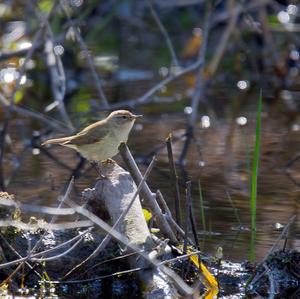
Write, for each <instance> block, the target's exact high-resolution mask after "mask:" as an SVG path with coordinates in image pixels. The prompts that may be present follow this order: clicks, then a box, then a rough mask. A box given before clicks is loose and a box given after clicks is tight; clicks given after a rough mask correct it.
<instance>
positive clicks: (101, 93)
mask: <svg viewBox="0 0 300 299" xmlns="http://www.w3.org/2000/svg"><path fill="white" fill-rule="evenodd" d="M59 3H60V6H61V7H62V9H63V11H64V13H65V15H66V17H67V19H68V21H69V22H70V24H71V28H72V29H73V31H74V33H75V36H76V39H77V41H78V43H79V45H80V47H81V50H82V52H83V53H84V55H85V57H86V59H87V62H88V65H89V68H90V71H91V74H92V77H93V79H94V82H95V85H96V88H97V91H98V94H99V98H100V100H102V104H103V107H104V109H108V108H110V106H109V104H108V100H107V97H106V95H105V93H104V90H103V87H102V83H101V80H100V78H99V75H98V73H97V71H96V68H95V64H94V62H93V59H92V57H91V54H90V52H89V49H88V47H87V45H86V43H85V42H84V40H83V38H82V36H81V34H80V31H79V30H78V28H77V27H76V26H75V25H72V24H73V22H72V20H71V17H70V14H69V12H68V10H67V9H66V7H65V4H64V3H63V1H62V0H59Z"/></svg>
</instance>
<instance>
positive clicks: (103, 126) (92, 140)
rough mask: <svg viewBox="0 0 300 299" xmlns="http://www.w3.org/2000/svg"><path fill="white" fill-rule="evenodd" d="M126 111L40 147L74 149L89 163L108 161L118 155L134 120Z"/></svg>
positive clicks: (113, 113) (137, 116) (115, 113)
mask: <svg viewBox="0 0 300 299" xmlns="http://www.w3.org/2000/svg"><path fill="white" fill-rule="evenodd" d="M139 117H142V115H134V114H132V113H131V112H129V111H127V110H117V111H113V112H112V113H111V114H110V115H109V116H108V117H107V118H105V119H104V120H100V121H97V122H95V123H94V124H91V125H89V126H87V127H86V128H84V129H83V130H82V131H80V132H79V133H77V134H76V135H73V136H68V137H62V138H56V139H49V140H47V141H45V142H44V143H43V144H42V145H48V144H59V145H63V146H66V147H70V148H72V149H75V150H76V151H77V152H79V153H80V155H81V156H83V157H84V158H86V159H87V160H89V161H91V162H101V161H104V160H108V159H110V158H112V157H114V156H115V155H117V154H118V147H119V145H120V143H122V142H127V139H128V135H129V133H130V131H131V129H132V126H133V124H134V122H135V120H136V119H137V118H139Z"/></svg>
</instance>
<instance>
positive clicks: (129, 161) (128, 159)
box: [119, 143, 178, 244]
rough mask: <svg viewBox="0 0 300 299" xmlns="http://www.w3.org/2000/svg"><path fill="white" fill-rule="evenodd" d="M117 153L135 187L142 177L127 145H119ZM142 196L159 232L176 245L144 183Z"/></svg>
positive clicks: (167, 224)
mask: <svg viewBox="0 0 300 299" xmlns="http://www.w3.org/2000/svg"><path fill="white" fill-rule="evenodd" d="M119 151H120V154H121V156H122V158H123V160H124V162H125V163H126V166H127V167H128V169H129V172H130V174H131V176H132V178H133V180H134V181H135V183H136V184H137V185H139V183H140V182H141V181H142V179H143V176H142V174H141V172H140V170H139V168H138V166H137V164H136V162H135V160H134V158H133V157H132V154H131V153H130V151H129V149H128V147H127V145H126V144H125V143H121V145H120V146H119ZM141 193H142V196H143V197H144V199H145V200H146V201H147V204H148V205H149V207H150V208H151V210H152V212H153V213H154V214H155V216H156V219H157V223H158V225H159V227H160V229H161V231H162V232H163V233H164V234H165V236H166V237H167V238H169V239H170V240H171V241H172V242H173V243H175V244H176V243H177V242H178V241H177V239H176V236H175V234H174V232H173V231H172V229H171V227H170V225H169V223H168V222H167V221H166V219H165V217H164V215H163V214H162V211H161V209H160V207H159V205H158V203H157V202H156V200H155V195H154V194H153V193H152V192H151V190H150V188H149V186H148V185H147V183H146V182H144V183H143V186H142V189H141Z"/></svg>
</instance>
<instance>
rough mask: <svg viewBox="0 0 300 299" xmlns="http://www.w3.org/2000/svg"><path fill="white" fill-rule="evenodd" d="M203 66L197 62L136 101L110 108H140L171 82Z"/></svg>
mask: <svg viewBox="0 0 300 299" xmlns="http://www.w3.org/2000/svg"><path fill="white" fill-rule="evenodd" d="M201 65H202V61H200V60H197V61H196V62H194V63H193V64H191V65H190V66H188V67H186V68H182V69H181V70H180V71H178V72H177V73H176V74H174V73H170V75H169V76H168V77H166V78H165V79H164V80H162V81H160V82H158V83H157V84H156V85H155V86H153V87H152V88H150V89H149V90H148V91H147V92H146V93H145V94H144V95H142V96H141V97H139V98H137V99H134V100H128V101H123V102H120V103H115V104H111V105H110V108H111V109H119V108H122V107H136V106H139V105H143V104H146V103H150V102H151V100H152V99H151V98H150V97H151V96H153V95H154V94H155V93H156V92H157V91H159V90H160V89H161V88H162V87H164V86H165V85H167V84H169V83H170V82H172V81H173V80H175V79H178V78H180V77H182V76H184V75H186V74H188V73H190V72H193V71H195V70H197V69H198V68H199V67H200V66H201Z"/></svg>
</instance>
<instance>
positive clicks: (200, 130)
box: [6, 114, 300, 261]
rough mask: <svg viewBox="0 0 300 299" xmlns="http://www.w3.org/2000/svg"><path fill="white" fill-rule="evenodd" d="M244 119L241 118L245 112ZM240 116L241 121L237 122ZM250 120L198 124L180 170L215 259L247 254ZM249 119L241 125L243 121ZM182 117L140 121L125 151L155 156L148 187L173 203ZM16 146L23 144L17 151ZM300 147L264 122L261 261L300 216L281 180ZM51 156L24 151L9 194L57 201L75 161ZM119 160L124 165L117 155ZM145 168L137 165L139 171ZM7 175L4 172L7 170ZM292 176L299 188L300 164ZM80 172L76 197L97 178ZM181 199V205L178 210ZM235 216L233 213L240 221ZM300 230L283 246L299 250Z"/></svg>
mask: <svg viewBox="0 0 300 299" xmlns="http://www.w3.org/2000/svg"><path fill="white" fill-rule="evenodd" d="M244 115H246V114H244ZM240 118H242V117H240ZM254 118H255V116H254V115H251V114H250V115H246V116H243V119H242V122H243V126H241V125H240V124H239V123H237V120H236V119H234V120H233V121H224V120H217V121H214V122H213V123H211V124H210V126H209V127H205V128H204V127H203V125H202V121H200V122H199V123H198V125H197V127H196V130H195V132H196V139H197V140H196V141H197V143H192V145H191V148H190V150H189V153H188V156H187V159H186V164H185V168H184V169H181V168H178V174H179V176H180V190H181V193H182V199H183V198H184V193H185V181H186V180H187V179H190V180H192V187H193V208H194V214H195V220H196V223H197V225H198V229H199V230H198V233H199V237H200V239H201V246H202V248H203V249H204V250H205V251H206V252H208V253H210V254H214V253H215V252H216V249H217V248H218V247H219V246H221V247H223V252H224V257H225V258H230V259H232V260H235V261H241V260H244V259H245V258H247V257H248V252H249V244H250V241H251V234H250V232H249V229H248V227H249V224H250V214H249V211H250V204H249V183H250V177H251V175H250V170H251V168H250V165H251V161H250V159H251V158H250V156H249V152H250V150H251V148H252V145H253V144H254V131H255V128H254V127H255V121H254ZM245 120H246V122H245ZM184 125H185V119H184V118H183V117H182V114H173V115H171V114H165V115H163V116H161V117H158V116H148V117H145V118H144V120H143V123H142V124H140V125H139V126H137V127H136V128H135V129H134V130H133V132H132V134H131V138H130V141H129V147H130V148H131V149H132V151H133V153H134V156H135V157H136V158H137V160H138V161H145V160H147V159H146V158H147V157H149V158H150V157H151V156H152V155H153V154H154V153H155V154H156V156H157V158H158V163H157V165H156V167H155V169H154V170H153V172H152V174H151V176H150V179H149V183H150V187H151V188H153V190H154V191H155V190H157V189H160V190H161V191H162V192H163V194H164V195H165V198H166V199H167V200H168V203H169V205H170V208H171V209H172V211H174V205H173V199H172V198H173V191H172V188H173V183H172V182H170V178H169V168H168V167H169V164H168V158H167V150H166V147H165V146H164V143H165V138H166V137H167V136H168V134H169V133H170V132H172V133H173V136H174V141H173V152H174V155H175V157H176V158H178V157H179V155H180V153H181V150H182V146H183V138H182V137H183V134H184V129H183V128H184ZM18 148H20V147H18ZM298 148H300V135H299V132H298V131H293V130H288V128H287V127H285V126H283V125H282V124H281V123H280V122H279V121H270V120H269V119H267V118H265V119H264V120H263V131H262V148H261V155H262V156H261V162H260V168H259V169H260V172H259V177H258V184H259V186H258V201H257V209H258V210H257V227H258V232H257V239H256V258H257V259H262V258H263V257H264V256H265V254H266V253H267V252H268V250H269V249H270V248H271V246H272V244H273V242H274V241H275V240H276V238H277V237H278V235H279V234H280V232H279V231H278V229H276V228H274V224H276V223H281V224H285V223H287V221H288V219H289V218H290V217H291V216H292V215H297V212H298V207H297V201H299V196H300V189H299V187H298V186H297V185H296V184H295V183H294V182H293V181H292V180H291V179H290V178H289V177H288V176H287V175H286V172H285V166H286V164H287V163H288V162H289V161H290V160H291V158H293V157H295V156H297V149H298ZM50 153H51V155H53V156H54V157H57V158H58V160H59V161H63V163H61V164H59V163H57V162H55V161H54V160H53V159H51V158H50V156H47V155H45V154H44V152H43V151H41V152H39V150H38V149H33V150H31V151H27V152H26V153H25V154H24V162H23V164H22V166H21V168H20V169H19V171H18V173H17V174H16V176H15V177H14V178H13V180H12V182H11V183H10V185H9V190H8V191H9V192H11V193H14V194H16V197H17V199H18V200H21V201H25V202H27V201H29V202H31V203H34V204H48V205H49V204H52V205H57V201H56V199H57V197H58V195H59V193H60V192H61V191H62V190H63V188H64V186H65V185H66V184H67V183H68V180H69V178H70V175H71V171H70V169H72V168H74V167H75V166H76V165H77V164H78V163H80V159H79V157H78V155H77V154H76V153H74V151H72V150H70V149H67V148H62V147H59V146H57V147H55V146H53V147H51V148H50ZM116 160H117V161H118V162H119V163H120V164H122V161H120V158H119V157H117V158H116ZM146 166H147V165H146V164H143V163H141V164H140V167H141V169H142V171H145V169H146ZM6 172H7V173H8V172H9V167H7V169H6ZM288 172H289V174H290V175H291V176H292V177H293V179H294V180H295V181H296V182H299V184H300V159H299V160H296V161H295V163H293V164H291V166H290V168H289V169H288ZM81 173H82V174H83V175H82V176H81V177H80V178H77V179H76V188H75V191H74V193H73V196H74V198H75V196H77V198H78V197H79V196H80V192H81V191H82V190H83V189H84V188H86V187H90V186H91V185H93V183H94V182H95V180H96V177H97V173H96V172H94V171H93V170H92V169H90V166H89V165H88V163H86V165H85V166H84V168H83V169H82V170H81ZM199 179H200V180H201V186H202V192H203V199H204V202H203V205H204V214H205V223H206V231H204V230H203V226H202V223H203V221H202V219H201V205H200V198H199V189H198V180H199ZM183 207H184V202H182V209H183ZM237 215H238V216H237ZM297 233H299V227H298V225H294V227H293V231H292V233H291V239H289V241H288V246H291V247H293V248H295V247H298V246H299V241H298V240H297V239H296V238H295V236H296V234H297Z"/></svg>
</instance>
